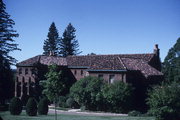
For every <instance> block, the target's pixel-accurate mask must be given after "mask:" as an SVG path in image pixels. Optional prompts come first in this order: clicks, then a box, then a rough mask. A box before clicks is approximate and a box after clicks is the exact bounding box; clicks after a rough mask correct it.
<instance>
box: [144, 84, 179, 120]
mask: <svg viewBox="0 0 180 120" xmlns="http://www.w3.org/2000/svg"><path fill="white" fill-rule="evenodd" d="M148 94H149V98H148V99H147V104H148V105H149V106H150V109H149V113H151V114H152V115H154V116H156V119H157V120H179V119H180V102H179V101H180V85H179V83H176V82H173V83H171V84H166V85H161V86H156V87H153V89H152V90H151V91H149V93H148Z"/></svg>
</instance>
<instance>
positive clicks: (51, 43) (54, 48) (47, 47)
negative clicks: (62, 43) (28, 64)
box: [43, 22, 59, 56]
mask: <svg viewBox="0 0 180 120" xmlns="http://www.w3.org/2000/svg"><path fill="white" fill-rule="evenodd" d="M58 40H59V34H58V30H57V28H56V26H55V23H54V22H52V24H51V26H50V28H49V32H48V35H47V39H46V40H45V41H44V46H43V49H44V52H43V54H44V55H50V54H53V55H56V56H57V55H58Z"/></svg>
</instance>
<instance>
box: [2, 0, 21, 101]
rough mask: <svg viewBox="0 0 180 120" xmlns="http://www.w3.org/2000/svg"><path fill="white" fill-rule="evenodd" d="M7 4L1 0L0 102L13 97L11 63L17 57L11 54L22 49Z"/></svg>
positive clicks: (13, 62)
mask: <svg viewBox="0 0 180 120" xmlns="http://www.w3.org/2000/svg"><path fill="white" fill-rule="evenodd" d="M5 10H6V5H5V4H4V3H3V1H2V0H0V104H4V101H5V99H7V98H9V97H11V95H10V93H11V92H12V91H11V89H9V88H12V86H10V85H11V84H13V83H12V71H11V68H10V65H12V64H15V63H16V59H15V58H13V57H12V56H10V55H9V53H10V52H12V51H14V50H20V49H19V48H18V47H17V46H18V44H16V43H15V40H14V38H16V37H18V36H19V34H18V33H17V32H16V31H15V30H13V25H15V22H14V21H13V20H12V19H11V18H10V15H9V14H8V13H7V12H6V11H5Z"/></svg>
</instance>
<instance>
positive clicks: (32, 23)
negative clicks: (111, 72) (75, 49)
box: [4, 0, 180, 62]
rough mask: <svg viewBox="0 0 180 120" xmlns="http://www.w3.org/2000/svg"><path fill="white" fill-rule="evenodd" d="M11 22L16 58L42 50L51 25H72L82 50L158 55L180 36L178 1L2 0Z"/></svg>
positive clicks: (61, 26)
mask: <svg viewBox="0 0 180 120" xmlns="http://www.w3.org/2000/svg"><path fill="white" fill-rule="evenodd" d="M4 2H5V4H6V7H7V9H6V11H7V12H8V13H9V14H10V15H11V18H12V19H13V20H14V21H15V23H16V24H15V26H14V29H15V30H17V32H18V33H19V34H20V36H19V38H17V39H16V41H17V43H18V44H19V47H20V48H21V49H22V51H16V52H13V53H12V56H14V57H15V58H16V59H17V60H18V61H19V62H20V61H22V60H25V59H27V58H30V57H33V56H35V55H39V54H42V52H43V43H44V40H45V39H46V38H47V33H48V29H49V26H50V24H51V23H52V22H53V21H54V22H55V24H56V27H57V28H58V30H59V35H60V36H62V33H63V31H64V29H65V28H66V26H67V25H68V23H69V22H71V23H72V24H73V26H74V27H75V28H76V30H77V32H76V36H77V39H78V41H79V44H80V50H81V51H83V52H82V54H83V55H85V54H88V53H91V52H93V53H96V54H127V53H130V54H132V53H151V52H153V48H154V44H159V48H160V49H161V51H160V52H161V60H162V61H163V60H164V57H165V56H166V55H167V52H168V50H169V49H170V47H172V46H173V45H174V44H175V42H176V40H177V39H178V37H180V14H179V12H180V0H4Z"/></svg>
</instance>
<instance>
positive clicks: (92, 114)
mask: <svg viewBox="0 0 180 120" xmlns="http://www.w3.org/2000/svg"><path fill="white" fill-rule="evenodd" d="M49 113H55V110H54V109H49ZM57 114H66V115H83V116H128V115H127V114H116V113H101V112H79V111H77V110H69V111H63V110H57Z"/></svg>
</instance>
